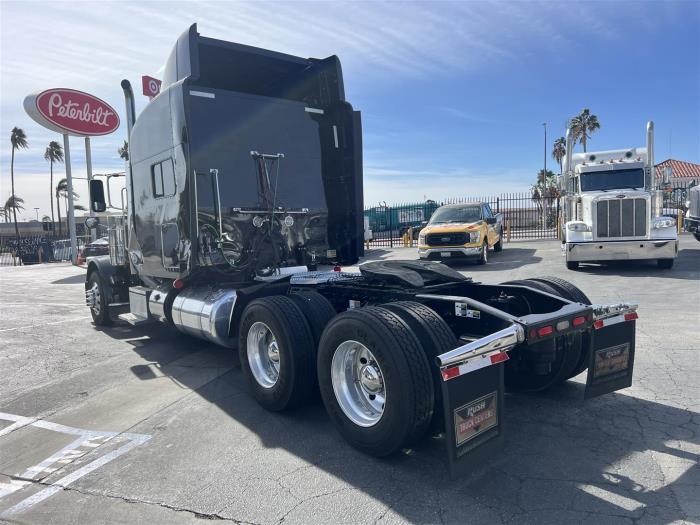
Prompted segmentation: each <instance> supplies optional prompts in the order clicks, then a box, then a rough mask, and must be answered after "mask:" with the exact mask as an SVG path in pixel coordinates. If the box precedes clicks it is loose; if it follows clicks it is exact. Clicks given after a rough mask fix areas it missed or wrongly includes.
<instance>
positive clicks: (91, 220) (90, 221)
mask: <svg viewBox="0 0 700 525" xmlns="http://www.w3.org/2000/svg"><path fill="white" fill-rule="evenodd" d="M98 224H100V219H98V218H97V217H88V218H87V219H85V227H86V228H88V229H90V230H92V229H93V228H97V225H98Z"/></svg>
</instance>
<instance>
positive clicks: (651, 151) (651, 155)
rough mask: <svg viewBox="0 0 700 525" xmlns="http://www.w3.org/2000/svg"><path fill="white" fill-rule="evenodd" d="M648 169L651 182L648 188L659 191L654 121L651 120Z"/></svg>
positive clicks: (649, 124)
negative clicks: (655, 159)
mask: <svg viewBox="0 0 700 525" xmlns="http://www.w3.org/2000/svg"><path fill="white" fill-rule="evenodd" d="M647 167H648V168H649V177H651V180H650V181H649V186H648V188H649V189H650V190H651V189H658V185H657V184H656V167H655V166H654V121H652V120H650V121H649V122H647Z"/></svg>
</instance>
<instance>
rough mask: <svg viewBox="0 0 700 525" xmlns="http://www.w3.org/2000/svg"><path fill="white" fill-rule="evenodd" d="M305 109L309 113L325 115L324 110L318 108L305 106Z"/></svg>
mask: <svg viewBox="0 0 700 525" xmlns="http://www.w3.org/2000/svg"><path fill="white" fill-rule="evenodd" d="M304 111H306V112H307V113H318V114H319V115H323V110H322V109H318V108H304Z"/></svg>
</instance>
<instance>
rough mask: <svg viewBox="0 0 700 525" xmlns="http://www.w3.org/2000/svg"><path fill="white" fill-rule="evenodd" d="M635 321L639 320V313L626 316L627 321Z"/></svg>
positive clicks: (630, 313)
mask: <svg viewBox="0 0 700 525" xmlns="http://www.w3.org/2000/svg"><path fill="white" fill-rule="evenodd" d="M635 319H639V316H638V315H637V312H629V313H627V314H625V321H634V320H635Z"/></svg>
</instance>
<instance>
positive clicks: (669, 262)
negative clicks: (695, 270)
mask: <svg viewBox="0 0 700 525" xmlns="http://www.w3.org/2000/svg"><path fill="white" fill-rule="evenodd" d="M673 261H674V259H657V260H656V264H657V265H658V266H659V268H663V269H664V270H668V269H669V268H673Z"/></svg>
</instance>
